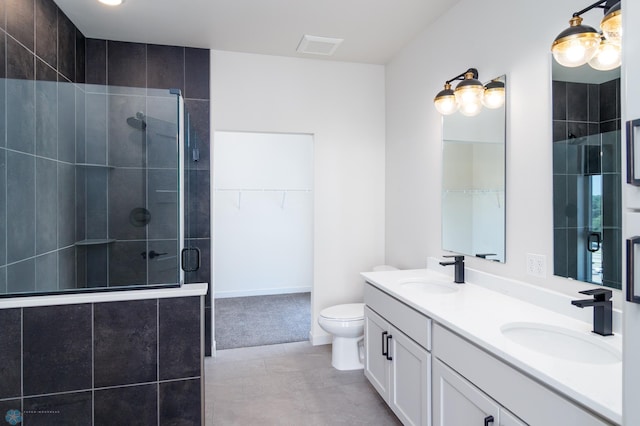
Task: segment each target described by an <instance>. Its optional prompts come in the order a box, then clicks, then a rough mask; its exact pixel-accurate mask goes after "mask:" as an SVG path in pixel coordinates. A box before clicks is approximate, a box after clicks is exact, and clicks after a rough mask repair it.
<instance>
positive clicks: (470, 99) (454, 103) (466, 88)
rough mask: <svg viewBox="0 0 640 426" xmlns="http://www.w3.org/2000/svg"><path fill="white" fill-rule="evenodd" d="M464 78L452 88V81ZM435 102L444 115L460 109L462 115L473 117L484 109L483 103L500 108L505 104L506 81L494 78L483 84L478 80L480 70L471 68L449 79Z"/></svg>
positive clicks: (488, 106)
mask: <svg viewBox="0 0 640 426" xmlns="http://www.w3.org/2000/svg"><path fill="white" fill-rule="evenodd" d="M456 80H462V81H461V82H460V83H458V86H457V87H456V88H455V90H452V89H451V83H452V82H454V81H456ZM433 103H434V105H435V107H436V109H437V110H438V112H439V113H440V114H442V115H449V114H453V113H454V112H456V111H458V110H460V113H461V114H462V115H466V116H468V117H473V116H475V115H478V114H479V113H480V111H481V110H482V105H484V106H486V107H487V108H492V109H493V108H499V107H501V106H502V105H504V83H503V82H501V81H499V80H492V81H490V82H489V83H487V85H486V86H483V85H482V83H481V82H480V81H479V80H478V70H477V69H475V68H469V69H468V70H466V71H465V72H463V73H461V74H459V75H457V76H455V77H453V78H452V79H450V80H447V81H446V82H445V83H444V89H443V90H441V91H440V92H439V93H438V94H437V95H436V97H435V98H434V100H433Z"/></svg>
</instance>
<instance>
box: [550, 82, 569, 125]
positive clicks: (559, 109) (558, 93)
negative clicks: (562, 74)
mask: <svg viewBox="0 0 640 426" xmlns="http://www.w3.org/2000/svg"><path fill="white" fill-rule="evenodd" d="M552 92H553V96H552V98H553V105H552V114H553V119H554V120H566V119H567V83H566V82H564V81H553V83H552Z"/></svg>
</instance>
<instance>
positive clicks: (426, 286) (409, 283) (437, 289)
mask: <svg viewBox="0 0 640 426" xmlns="http://www.w3.org/2000/svg"><path fill="white" fill-rule="evenodd" d="M400 287H402V288H403V289H407V290H415V291H420V292H423V293H429V294H448V293H455V292H456V291H458V288H457V287H455V285H454V284H451V283H448V282H445V281H438V280H433V279H425V278H409V279H405V280H402V281H400Z"/></svg>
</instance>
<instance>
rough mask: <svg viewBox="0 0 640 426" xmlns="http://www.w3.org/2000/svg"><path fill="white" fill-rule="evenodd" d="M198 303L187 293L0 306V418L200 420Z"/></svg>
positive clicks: (40, 420)
mask: <svg viewBox="0 0 640 426" xmlns="http://www.w3.org/2000/svg"><path fill="white" fill-rule="evenodd" d="M203 307H204V302H203V300H202V297H198V296H194V297H181V298H173V299H148V300H136V301H124V302H108V303H93V304H79V305H63V306H48V307H37V308H22V309H20V308H18V309H4V310H0V330H2V334H3V339H2V340H0V377H2V380H0V413H1V414H2V418H4V414H5V413H6V412H7V411H8V410H10V409H17V410H20V411H21V412H22V413H25V414H24V424H29V425H32V424H48V425H80V424H87V425H91V424H95V425H104V424H123V425H124V424H134V423H135V424H143V425H151V424H182V425H200V424H202V423H201V420H202V418H201V414H202V409H201V407H202V405H201V404H202V398H203V393H202V383H203V382H202V380H203V374H202V372H203V370H202V353H201V338H202V325H201V324H202V312H203ZM52 318H55V321H52ZM92 418H93V421H92Z"/></svg>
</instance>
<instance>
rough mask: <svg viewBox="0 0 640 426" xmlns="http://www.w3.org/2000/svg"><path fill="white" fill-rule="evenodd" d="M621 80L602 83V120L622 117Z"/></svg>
mask: <svg viewBox="0 0 640 426" xmlns="http://www.w3.org/2000/svg"><path fill="white" fill-rule="evenodd" d="M619 82H620V80H619V79H615V80H611V81H607V82H606V83H602V84H601V85H600V121H608V120H613V119H616V118H620V115H619V110H620V107H619V105H620V100H619V97H618V92H619V89H618V88H619V85H620V83H619Z"/></svg>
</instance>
